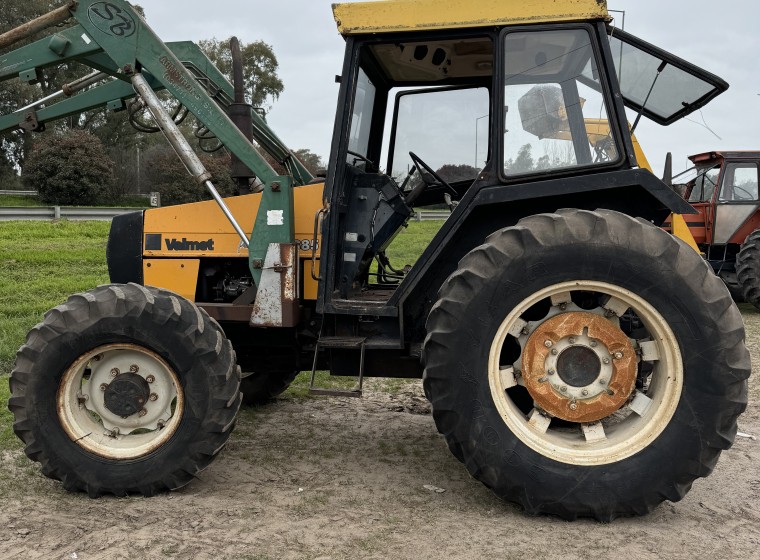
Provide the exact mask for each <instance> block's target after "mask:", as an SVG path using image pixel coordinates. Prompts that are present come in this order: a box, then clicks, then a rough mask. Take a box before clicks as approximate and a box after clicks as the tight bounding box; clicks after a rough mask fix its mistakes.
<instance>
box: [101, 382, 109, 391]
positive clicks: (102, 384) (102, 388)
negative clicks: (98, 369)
mask: <svg viewBox="0 0 760 560" xmlns="http://www.w3.org/2000/svg"><path fill="white" fill-rule="evenodd" d="M106 389H108V385H106V384H105V383H101V384H100V390H101V391H105V390H106Z"/></svg>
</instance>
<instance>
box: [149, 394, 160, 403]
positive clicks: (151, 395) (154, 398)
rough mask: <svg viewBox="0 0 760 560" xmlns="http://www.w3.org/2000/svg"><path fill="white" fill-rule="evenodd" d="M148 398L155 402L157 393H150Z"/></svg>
mask: <svg viewBox="0 0 760 560" xmlns="http://www.w3.org/2000/svg"><path fill="white" fill-rule="evenodd" d="M150 400H152V401H154V402H155V401H157V400H158V395H157V394H155V393H151V394H150Z"/></svg>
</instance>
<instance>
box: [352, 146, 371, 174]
mask: <svg viewBox="0 0 760 560" xmlns="http://www.w3.org/2000/svg"><path fill="white" fill-rule="evenodd" d="M346 152H347V153H348V155H350V156H354V157H355V158H356V159H358V160H361V161H363V162H364V163H365V164H366V165H365V170H366V171H370V170H372V169H375V162H373V161H372V160H371V159H369V158H368V157H366V156H363V155H361V154H360V153H358V152H352V151H351V150H346Z"/></svg>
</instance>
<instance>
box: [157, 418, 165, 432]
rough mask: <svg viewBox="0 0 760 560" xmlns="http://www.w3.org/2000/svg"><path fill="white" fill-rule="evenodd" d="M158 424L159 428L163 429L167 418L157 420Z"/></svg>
mask: <svg viewBox="0 0 760 560" xmlns="http://www.w3.org/2000/svg"><path fill="white" fill-rule="evenodd" d="M156 426H158V429H159V430H161V429H163V427H164V426H166V420H159V421H158V422H156Z"/></svg>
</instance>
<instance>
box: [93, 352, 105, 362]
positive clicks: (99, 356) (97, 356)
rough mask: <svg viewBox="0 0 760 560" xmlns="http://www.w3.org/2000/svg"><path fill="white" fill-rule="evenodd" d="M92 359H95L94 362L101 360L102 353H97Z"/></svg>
mask: <svg viewBox="0 0 760 560" xmlns="http://www.w3.org/2000/svg"><path fill="white" fill-rule="evenodd" d="M92 359H93V360H95V361H96V362H99V361H100V360H102V359H103V356H102V355H100V354H97V355H96V356H94V357H93V358H92Z"/></svg>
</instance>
